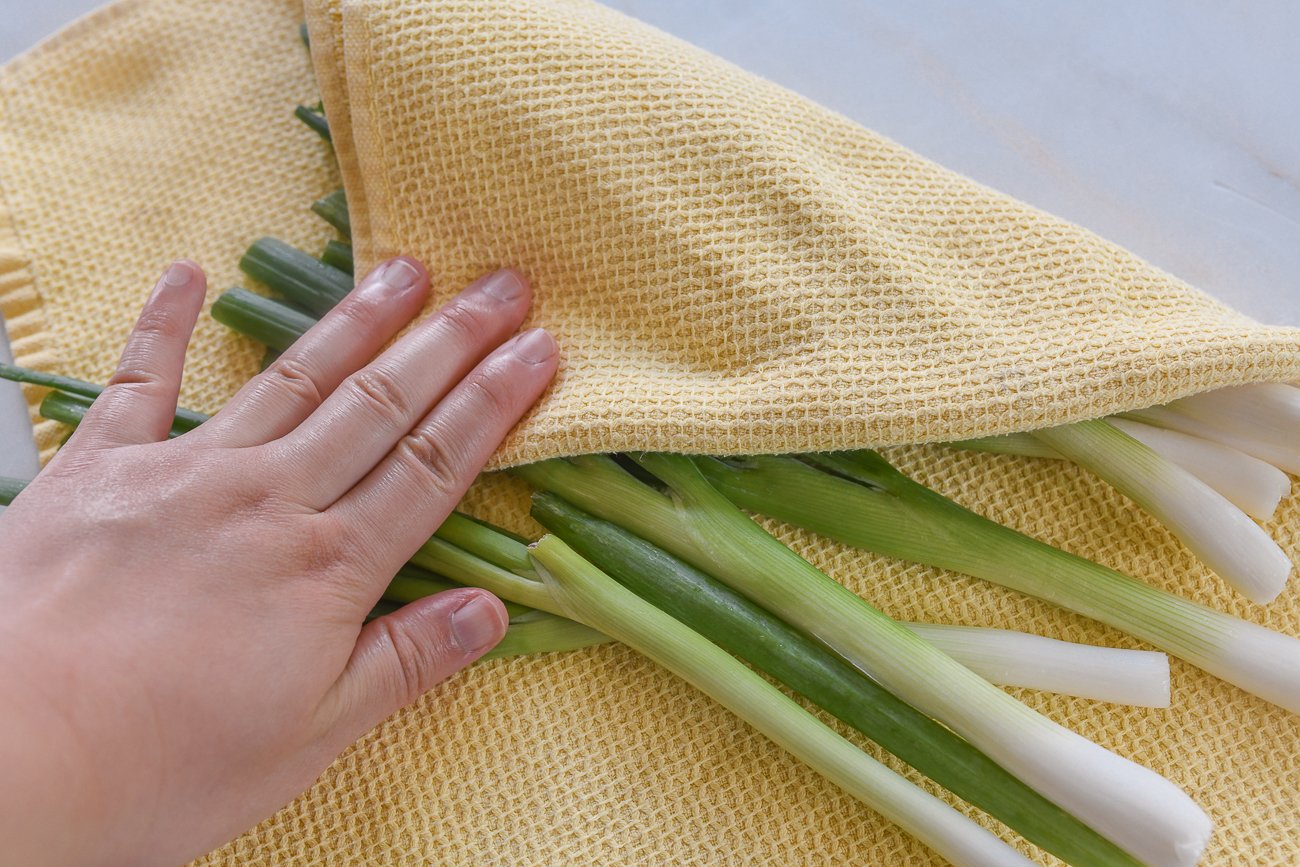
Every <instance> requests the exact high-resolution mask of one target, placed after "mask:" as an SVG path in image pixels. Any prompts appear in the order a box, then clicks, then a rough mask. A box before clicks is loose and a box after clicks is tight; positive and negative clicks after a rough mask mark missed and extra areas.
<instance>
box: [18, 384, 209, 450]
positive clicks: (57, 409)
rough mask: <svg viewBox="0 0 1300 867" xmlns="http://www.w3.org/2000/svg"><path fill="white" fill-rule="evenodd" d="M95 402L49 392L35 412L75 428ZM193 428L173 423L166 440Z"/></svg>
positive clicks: (85, 398)
mask: <svg viewBox="0 0 1300 867" xmlns="http://www.w3.org/2000/svg"><path fill="white" fill-rule="evenodd" d="M94 402H95V400H94V398H89V397H86V396H84V395H80V394H67V393H65V392H62V391H51V392H50V393H49V394H47V395H45V398H44V399H43V400H42V401H41V405H40V407H38V408H37V410H36V411H37V412H38V413H39V414H40V415H41V417H42V418H48V419H50V420H51V421H57V422H60V423H62V424H66V425H71V426H72V427H74V428H75V427H76V426H77V425H79V424H81V420H82V419H83V418H85V417H86V412H87V411H88V410H89V409H90V406H91V404H93V403H94ZM191 430H193V428H191V427H188V426H183V425H179V424H177V423H176V422H174V421H173V423H172V428H171V430H170V431H168V433H167V437H168V439H171V438H173V437H178V436H180V435H181V434H184V433H188V432H189V431H191Z"/></svg>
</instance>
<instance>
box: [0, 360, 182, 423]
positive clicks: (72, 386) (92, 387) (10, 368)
mask: <svg viewBox="0 0 1300 867" xmlns="http://www.w3.org/2000/svg"><path fill="white" fill-rule="evenodd" d="M0 379H8V380H10V381H12V382H25V383H28V384H30V385H41V386H45V387H46V388H53V389H57V390H59V391H61V392H64V393H65V394H74V395H80V396H82V397H88V398H91V399H94V398H96V397H99V396H100V395H101V394H103V393H104V386H102V385H96V384H95V383H93V382H86V381H85V380H82V379H73V378H72V377H70V376H59V375H58V374H54V373H43V372H41V371H39V370H31V369H30V368H26V367H19V366H18V365H15V364H3V363H0ZM207 420H208V417H207V416H206V415H204V414H203V413H201V412H195V411H194V410H192V409H185V408H184V407H178V408H177V410H176V421H175V422H174V423H173V424H172V427H173V428H174V429H177V430H182V431H187V430H193V429H194V428H196V427H198V426H199V425H201V424H203V422H205V421H207Z"/></svg>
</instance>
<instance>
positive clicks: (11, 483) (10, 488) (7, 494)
mask: <svg viewBox="0 0 1300 867" xmlns="http://www.w3.org/2000/svg"><path fill="white" fill-rule="evenodd" d="M27 485H28V482H27V480H26V479H16V478H14V477H13V476H0V506H7V505H9V504H10V503H12V502H13V501H14V498H15V497H17V496H18V495H19V494H21V493H22V492H23V488H25V487H27Z"/></svg>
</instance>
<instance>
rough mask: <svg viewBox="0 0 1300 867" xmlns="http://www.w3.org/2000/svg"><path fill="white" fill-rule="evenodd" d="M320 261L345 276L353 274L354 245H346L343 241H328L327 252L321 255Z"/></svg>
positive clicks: (326, 244)
mask: <svg viewBox="0 0 1300 867" xmlns="http://www.w3.org/2000/svg"><path fill="white" fill-rule="evenodd" d="M320 260H321V261H322V262H324V263H325V264H326V265H329V266H330V267H331V268H337V269H338V270H340V271H342V272H343V273H344V274H352V272H353V267H354V263H353V261H352V245H351V244H344V243H343V242H342V241H332V240H331V241H326V242H325V252H323V253H321V255H320Z"/></svg>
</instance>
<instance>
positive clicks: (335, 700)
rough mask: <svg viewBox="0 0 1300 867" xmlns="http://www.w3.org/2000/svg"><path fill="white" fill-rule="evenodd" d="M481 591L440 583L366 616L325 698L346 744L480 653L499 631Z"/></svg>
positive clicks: (496, 604) (505, 619)
mask: <svg viewBox="0 0 1300 867" xmlns="http://www.w3.org/2000/svg"><path fill="white" fill-rule="evenodd" d="M508 623H509V616H508V615H507V614H506V609H505V606H504V605H502V604H501V600H499V599H497V598H496V597H495V596H493V595H492V594H491V593H488V592H487V591H486V590H477V589H474V588H470V587H467V588H465V589H464V590H460V589H457V590H447V591H444V592H442V593H438V594H436V595H434V596H428V597H425V598H424V599H419V600H416V601H415V602H412V603H410V604H408V605H404V606H402V607H401V608H399V609H398V610H396V611H394V612H393V613H392V614H386V615H384V616H383V617H379V618H376V619H375V620H372V621H370V622H369V623H367V624H366V625H365V627H363V628H362V630H361V634H360V635H359V636H358V637H357V644H356V647H355V648H354V649H353V651H352V657H351V658H350V659H349V660H348V664H347V666H346V667H345V668H344V670H343V674H342V675H340V676H339V679H338V681H337V682H336V683H335V684H334V687H333V691H332V694H331V695H330V696H328V697H327V706H332V711H330V712H329V713H328V716H327V719H328V720H329V721H330V722H331V723H332V725H330V726H329V728H331V729H333V730H334V731H337V732H338V733H339V734H342V735H346V736H347V737H348V741H347V742H348V743H352V741H354V740H356V739H357V738H359V737H360V736H361V735H363V734H365V733H366V732H368V731H370V729H372V728H374V727H375V726H376V725H378V724H379V723H380V722H382V721H383V720H384V719H386V718H387V717H389V716H391V715H392V714H393V713H394V712H396V711H397V710H398V709H399V708H402V707H405V706H406V705H408V704H410V703H411V702H413V701H415V700H416V699H417V698H419V697H420V696H421V695H423V694H424V693H426V692H428V691H429V690H430V689H432V688H433V687H434V686H435V685H436V684H438V683H440V682H442V681H443V680H446V679H447V678H448V677H450V676H451V675H453V674H455V673H456V672H458V671H460V670H461V669H462V668H464V667H465V666H467V665H469V664H470V663H472V662H473V661H474V660H476V659H478V658H479V657H480V656H482V655H483V654H485V653H487V652H488V651H489V650H491V649H492V648H493V647H495V646H496V645H497V643H498V642H499V641H501V637H502V636H503V635H505V633H506V626H507V624H508Z"/></svg>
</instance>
